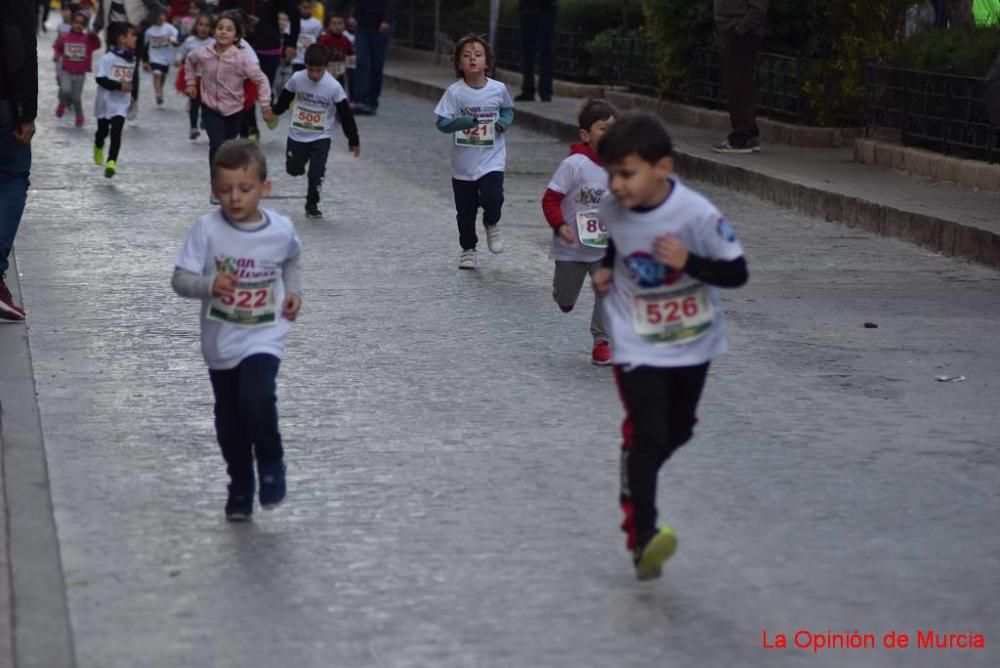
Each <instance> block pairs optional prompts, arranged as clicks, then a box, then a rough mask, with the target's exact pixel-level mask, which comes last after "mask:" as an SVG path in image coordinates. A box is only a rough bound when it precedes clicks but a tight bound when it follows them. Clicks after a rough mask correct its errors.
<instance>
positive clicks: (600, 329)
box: [552, 260, 608, 341]
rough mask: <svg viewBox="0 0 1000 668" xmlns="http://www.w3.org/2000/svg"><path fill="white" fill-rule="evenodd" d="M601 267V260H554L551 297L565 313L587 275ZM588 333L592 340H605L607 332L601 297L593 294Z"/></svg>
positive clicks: (571, 305)
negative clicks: (592, 309)
mask: <svg viewBox="0 0 1000 668" xmlns="http://www.w3.org/2000/svg"><path fill="white" fill-rule="evenodd" d="M600 268H601V262H600V261H597V262H571V261H566V260H556V271H555V275H554V276H553V277H552V298H553V299H555V300H556V304H558V305H559V308H560V309H562V310H563V312H565V313H569V312H570V310H572V308H573V306H574V305H575V304H576V298H577V297H579V296H580V289H581V288H582V287H583V283H584V281H585V280H586V278H587V275H588V274H589V275H590V276H593V275H594V272H596V271H597V270H598V269H600ZM590 333H591V334H592V335H593V337H594V341H607V340H608V333H607V331H606V330H605V328H604V308H603V298H602V297H601V296H600V295H598V294H596V293H595V294H594V312H593V314H592V315H591V316H590Z"/></svg>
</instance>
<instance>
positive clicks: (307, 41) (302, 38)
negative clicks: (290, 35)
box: [299, 35, 316, 49]
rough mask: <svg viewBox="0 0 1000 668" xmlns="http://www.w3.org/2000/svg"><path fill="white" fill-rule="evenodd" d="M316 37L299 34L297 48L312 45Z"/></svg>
mask: <svg viewBox="0 0 1000 668" xmlns="http://www.w3.org/2000/svg"><path fill="white" fill-rule="evenodd" d="M315 41H316V38H315V37H313V36H312V35H299V48H300V49H305V48H308V47H309V46H311V45H312V43H313V42H315Z"/></svg>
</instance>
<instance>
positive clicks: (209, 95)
mask: <svg viewBox="0 0 1000 668" xmlns="http://www.w3.org/2000/svg"><path fill="white" fill-rule="evenodd" d="M196 77H201V101H202V102H203V103H204V104H205V105H207V106H208V107H209V108H210V109H213V110H214V111H215V112H216V113H219V114H221V115H222V116H231V115H233V114H235V113H236V112H238V111H242V110H243V81H244V80H246V79H250V80H251V81H253V82H254V83H255V84H257V102H258V104H260V108H261V109H262V110H263V109H270V108H271V84H270V83H268V81H267V77H266V76H264V73H263V72H261V70H260V66H259V65H257V64H256V63H255V62H253V61H252V60H250V59H249V58H247V57H245V56H244V55H243V52H242V51H240V50H239V49H238V48H236V47H235V46H231V47H229V48H228V49H226V50H225V52H223V53H222V54H219V53H218V52H217V51H216V50H215V47H214V46H204V47H202V48H200V49H195V50H194V51H192V52H191V53H189V54H188V56H187V58H186V59H185V60H184V80H185V81H188V82H193V81H194V80H195V78H196Z"/></svg>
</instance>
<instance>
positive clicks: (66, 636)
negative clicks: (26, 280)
mask: <svg viewBox="0 0 1000 668" xmlns="http://www.w3.org/2000/svg"><path fill="white" fill-rule="evenodd" d="M11 260H12V262H11V267H10V271H9V272H8V274H7V277H8V279H11V278H13V280H12V281H11V285H10V286H9V287H11V288H12V289H13V291H14V292H15V294H19V293H20V286H19V282H18V280H17V265H16V263H15V262H14V261H13V260H14V257H13V255H11ZM0 446H2V456H3V475H4V493H5V497H6V504H7V548H8V556H9V561H10V585H11V605H12V611H11V618H12V624H13V641H14V665H15V666H17V668H73V667H74V666H75V665H76V658H75V652H74V649H73V635H72V628H71V626H70V621H69V606H68V605H67V602H66V584H65V578H64V576H63V569H62V557H61V555H60V552H59V538H58V535H57V533H56V523H55V517H54V516H53V512H52V497H51V494H50V490H49V475H48V464H47V462H46V459H45V445H44V442H43V439H42V423H41V416H40V414H39V411H38V400H37V395H36V392H35V376H34V370H33V369H32V364H31V350H30V348H29V346H28V327H27V326H26V325H25V324H24V323H9V324H3V325H0Z"/></svg>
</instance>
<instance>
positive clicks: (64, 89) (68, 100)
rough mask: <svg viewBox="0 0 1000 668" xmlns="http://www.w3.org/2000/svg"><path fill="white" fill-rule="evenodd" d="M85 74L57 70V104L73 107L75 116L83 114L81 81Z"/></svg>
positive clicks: (85, 78) (85, 76) (84, 79)
mask: <svg viewBox="0 0 1000 668" xmlns="http://www.w3.org/2000/svg"><path fill="white" fill-rule="evenodd" d="M86 80H87V75H86V74H70V73H69V72H65V71H63V70H60V71H59V104H61V105H63V106H66V107H73V110H74V111H75V112H76V115H77V116H83V82H84V81H86Z"/></svg>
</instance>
